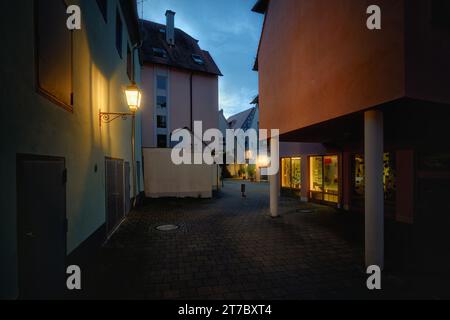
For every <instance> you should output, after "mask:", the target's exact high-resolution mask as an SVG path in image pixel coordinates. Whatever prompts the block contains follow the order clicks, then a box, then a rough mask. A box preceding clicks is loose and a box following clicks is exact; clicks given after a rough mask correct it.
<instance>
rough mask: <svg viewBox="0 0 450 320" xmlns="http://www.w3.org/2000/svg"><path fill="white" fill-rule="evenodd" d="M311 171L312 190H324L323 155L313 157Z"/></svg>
mask: <svg viewBox="0 0 450 320" xmlns="http://www.w3.org/2000/svg"><path fill="white" fill-rule="evenodd" d="M310 171H311V172H310V179H311V181H310V190H311V191H315V192H323V157H312V158H311V164H310Z"/></svg>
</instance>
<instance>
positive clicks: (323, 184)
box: [310, 156, 339, 203]
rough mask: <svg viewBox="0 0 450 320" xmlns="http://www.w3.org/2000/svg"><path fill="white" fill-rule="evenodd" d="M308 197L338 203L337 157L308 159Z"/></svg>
mask: <svg viewBox="0 0 450 320" xmlns="http://www.w3.org/2000/svg"><path fill="white" fill-rule="evenodd" d="M310 196H311V198H312V199H313V200H319V201H325V202H332V203H338V202H339V160H338V156H317V157H311V158H310Z"/></svg>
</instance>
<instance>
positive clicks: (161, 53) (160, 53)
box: [152, 48, 167, 59]
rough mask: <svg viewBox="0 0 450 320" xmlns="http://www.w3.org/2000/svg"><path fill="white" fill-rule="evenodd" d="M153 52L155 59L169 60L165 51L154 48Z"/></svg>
mask: <svg viewBox="0 0 450 320" xmlns="http://www.w3.org/2000/svg"><path fill="white" fill-rule="evenodd" d="M152 51H153V55H154V56H155V57H159V58H164V59H165V58H167V52H166V50H164V49H161V48H153V49H152Z"/></svg>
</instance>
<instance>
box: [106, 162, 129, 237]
mask: <svg viewBox="0 0 450 320" xmlns="http://www.w3.org/2000/svg"><path fill="white" fill-rule="evenodd" d="M124 214H125V207H124V163H123V160H119V159H109V158H107V159H106V230H107V234H108V236H109V235H111V234H112V232H113V231H114V229H115V228H116V227H117V225H118V224H119V223H120V222H121V221H122V219H123V217H124Z"/></svg>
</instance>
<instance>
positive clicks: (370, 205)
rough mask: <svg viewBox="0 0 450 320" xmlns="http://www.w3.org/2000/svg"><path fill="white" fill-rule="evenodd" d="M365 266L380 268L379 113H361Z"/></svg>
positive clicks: (381, 147) (381, 139)
mask: <svg viewBox="0 0 450 320" xmlns="http://www.w3.org/2000/svg"><path fill="white" fill-rule="evenodd" d="M364 122H365V124H364V136H365V143H364V148H365V155H364V157H365V160H364V162H365V193H366V194H365V230H366V233H365V238H366V243H365V245H366V266H371V265H376V266H379V267H380V268H381V269H383V268H384V188H383V167H384V164H383V154H384V134H383V131H384V129H383V113H382V112H381V111H377V110H371V111H367V112H366V113H365V114H364Z"/></svg>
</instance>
